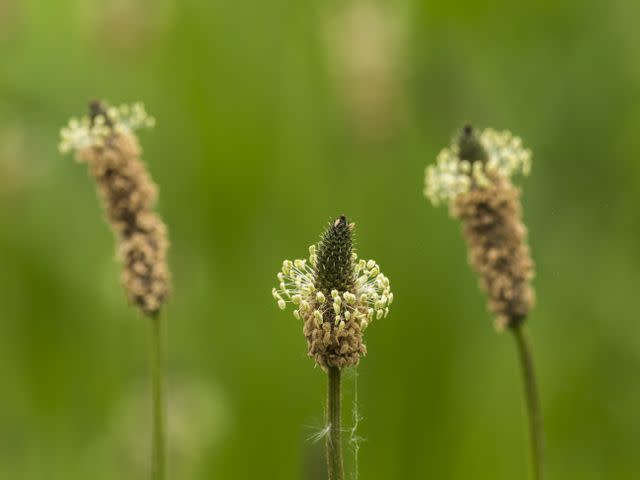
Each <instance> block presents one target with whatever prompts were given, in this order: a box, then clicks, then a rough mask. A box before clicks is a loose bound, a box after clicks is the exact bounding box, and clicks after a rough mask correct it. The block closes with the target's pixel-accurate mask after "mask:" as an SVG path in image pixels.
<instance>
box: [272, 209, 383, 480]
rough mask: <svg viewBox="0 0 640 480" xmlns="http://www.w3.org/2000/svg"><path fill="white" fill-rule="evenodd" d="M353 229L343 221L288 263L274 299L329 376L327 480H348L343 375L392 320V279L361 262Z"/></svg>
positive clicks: (334, 223) (368, 262)
mask: <svg viewBox="0 0 640 480" xmlns="http://www.w3.org/2000/svg"><path fill="white" fill-rule="evenodd" d="M354 228H355V225H354V224H353V223H350V222H348V221H347V218H346V217H345V216H344V215H342V216H340V217H338V218H337V219H336V220H335V221H334V222H332V223H330V224H329V226H328V228H327V229H326V231H325V232H324V233H323V234H322V236H321V239H320V241H319V242H318V243H317V244H316V245H312V246H311V247H309V258H308V260H307V259H303V260H295V261H293V262H292V261H290V260H285V261H284V262H283V264H282V270H281V271H280V272H279V273H278V280H279V282H280V283H279V286H278V288H274V289H273V290H272V294H273V298H274V299H275V300H276V301H277V303H278V306H279V307H280V308H281V309H282V310H284V309H285V308H286V305H287V303H291V304H292V305H293V307H294V310H293V316H294V317H295V318H296V319H298V320H302V322H303V333H304V335H305V337H306V339H307V351H308V354H309V356H310V357H311V358H313V359H314V361H315V362H316V364H317V365H320V367H321V368H322V370H324V371H325V372H327V377H328V388H327V426H326V431H327V433H328V435H327V441H326V447H327V469H328V472H329V480H344V465H343V459H342V426H341V419H340V417H341V393H340V390H341V374H342V371H343V369H345V368H347V367H350V366H355V365H357V364H358V363H359V361H360V358H361V357H362V356H363V355H365V354H366V353H367V349H366V346H365V344H364V343H363V338H362V337H363V332H364V330H365V329H366V328H367V326H368V325H369V324H370V323H371V322H372V321H373V320H379V319H381V318H383V317H386V316H387V315H388V314H389V305H390V304H391V303H392V302H393V293H392V292H391V288H390V286H389V279H388V278H387V277H385V276H384V275H383V274H382V272H381V271H380V267H379V266H378V265H377V263H376V262H375V261H373V260H368V261H366V260H358V255H357V254H356V252H355V249H354V246H353V230H354Z"/></svg>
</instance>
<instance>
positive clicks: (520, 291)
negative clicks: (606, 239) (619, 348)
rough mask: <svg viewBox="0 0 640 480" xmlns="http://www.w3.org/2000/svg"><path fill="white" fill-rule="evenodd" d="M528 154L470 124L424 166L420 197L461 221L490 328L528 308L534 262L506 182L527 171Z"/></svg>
mask: <svg viewBox="0 0 640 480" xmlns="http://www.w3.org/2000/svg"><path fill="white" fill-rule="evenodd" d="M530 165H531V152H530V151H529V150H525V149H523V148H522V145H521V141H520V139H519V138H518V137H513V136H512V135H511V134H510V133H509V132H502V133H497V132H495V131H494V130H490V129H488V130H485V131H484V132H483V133H482V134H481V135H477V134H476V133H475V132H474V131H473V129H472V128H471V127H470V126H466V127H464V128H463V130H462V131H461V133H460V135H459V138H458V141H457V143H456V144H455V145H453V146H452V147H450V148H449V149H445V150H443V151H442V152H441V153H440V155H439V157H438V165H437V166H430V167H427V178H426V191H425V193H426V195H427V197H429V199H430V200H431V201H432V202H433V203H434V205H437V204H438V203H439V202H441V201H447V202H448V203H449V206H450V208H451V213H452V215H453V216H454V217H456V218H458V219H460V220H461V221H462V225H463V235H464V238H465V240H466V243H467V247H468V251H469V263H470V264H471V266H472V268H473V269H474V270H475V271H476V272H477V273H478V275H479V277H480V285H481V287H482V289H483V290H484V291H485V292H486V294H487V296H488V308H489V310H490V311H491V312H492V313H493V314H494V315H495V316H496V327H497V328H498V329H499V330H500V329H503V328H505V327H515V326H517V325H519V324H520V323H521V322H522V321H523V320H524V319H525V317H526V316H527V314H528V313H529V311H530V310H531V309H532V308H533V305H534V302H535V294H534V290H533V287H532V286H531V283H530V282H531V279H532V278H533V276H534V264H533V260H532V259H531V255H530V252H529V246H528V245H527V229H526V227H525V226H524V224H523V222H522V208H521V205H520V192H519V191H518V189H517V188H516V187H514V186H513V185H512V183H511V179H510V177H511V175H512V174H513V173H515V172H522V173H524V174H525V175H526V174H528V173H529V170H530Z"/></svg>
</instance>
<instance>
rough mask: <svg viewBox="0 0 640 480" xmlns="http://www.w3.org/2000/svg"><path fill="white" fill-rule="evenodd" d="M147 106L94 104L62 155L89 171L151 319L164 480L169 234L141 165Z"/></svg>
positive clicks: (68, 130) (158, 467) (159, 477)
mask: <svg viewBox="0 0 640 480" xmlns="http://www.w3.org/2000/svg"><path fill="white" fill-rule="evenodd" d="M153 123H154V121H153V118H151V117H149V116H148V115H147V113H146V112H145V110H144V107H143V106H142V104H135V105H133V106H131V107H129V106H126V105H123V106H121V107H119V108H114V107H109V106H107V105H105V104H103V103H101V102H98V101H92V102H90V104H89V115H88V116H85V117H83V118H82V119H80V120H77V119H71V120H70V122H69V125H68V126H67V127H65V128H63V129H62V130H61V142H60V151H61V152H62V153H67V152H70V151H75V152H76V158H77V160H78V161H79V162H81V163H86V164H87V165H88V166H89V172H90V174H91V176H92V177H93V179H94V180H95V182H96V185H97V190H98V193H99V195H100V197H101V198H102V202H103V204H104V207H105V210H106V214H107V220H108V221H109V223H110V224H111V227H112V229H113V231H114V233H115V234H116V239H117V244H118V258H119V259H120V261H121V262H122V267H123V268H122V274H121V280H122V284H123V286H124V290H125V292H126V294H127V297H128V299H129V302H130V303H131V304H133V305H135V306H136V307H137V308H138V309H139V310H140V312H141V313H142V314H143V315H144V316H146V317H148V318H149V320H150V323H151V328H152V349H151V350H152V353H151V384H152V399H153V401H152V406H153V407H152V410H153V412H152V417H153V418H152V420H153V421H152V424H153V434H152V476H153V478H154V479H155V480H164V478H165V475H166V473H165V469H166V466H165V464H166V459H165V443H166V438H165V413H164V403H165V399H164V378H163V377H164V374H163V343H164V340H163V330H164V327H163V323H162V321H161V317H160V311H161V309H162V306H163V305H164V303H165V301H166V299H167V297H168V295H169V293H170V290H171V286H170V273H169V268H168V266H167V258H166V256H167V249H168V247H169V240H168V234H167V228H166V226H165V224H164V223H163V222H162V220H161V219H160V217H159V216H158V214H157V213H155V212H154V211H153V205H154V203H155V201H156V198H157V187H156V185H155V184H154V183H153V181H152V180H151V177H150V176H149V173H148V171H147V169H146V167H145V165H144V163H143V162H142V160H141V159H140V152H141V149H140V146H139V144H138V139H137V137H136V135H135V133H134V132H135V130H137V129H139V128H142V127H151V126H153Z"/></svg>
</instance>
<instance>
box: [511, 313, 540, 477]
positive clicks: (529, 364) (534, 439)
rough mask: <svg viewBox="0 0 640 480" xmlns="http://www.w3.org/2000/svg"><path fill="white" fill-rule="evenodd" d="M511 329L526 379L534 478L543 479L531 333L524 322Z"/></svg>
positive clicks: (538, 401)
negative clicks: (528, 332) (523, 324)
mask: <svg viewBox="0 0 640 480" xmlns="http://www.w3.org/2000/svg"><path fill="white" fill-rule="evenodd" d="M511 330H512V332H513V336H514V338H515V340H516V344H517V346H518V355H519V357H520V366H521V367H522V378H523V380H524V388H525V394H526V395H525V396H526V403H527V411H528V416H529V435H530V442H531V465H532V469H533V478H534V479H535V480H542V479H543V478H544V474H543V449H544V445H543V444H544V441H543V431H542V414H541V410H540V400H539V396H538V387H537V385H536V375H535V370H534V367H533V352H532V350H531V340H530V339H529V335H528V334H527V331H526V329H525V327H524V326H522V324H520V325H518V326H516V327H514V328H512V329H511Z"/></svg>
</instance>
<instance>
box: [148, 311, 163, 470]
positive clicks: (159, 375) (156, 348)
mask: <svg viewBox="0 0 640 480" xmlns="http://www.w3.org/2000/svg"><path fill="white" fill-rule="evenodd" d="M150 320H151V330H152V336H151V337H152V338H151V343H152V345H151V390H152V415H153V422H152V424H153V426H152V428H153V433H152V475H151V477H152V479H153V480H165V478H166V456H165V443H166V438H165V411H164V410H165V404H164V401H165V400H164V372H163V363H164V348H163V347H164V345H163V343H164V335H163V330H164V329H163V325H162V321H161V318H160V315H154V316H152V317H151V319H150Z"/></svg>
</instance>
